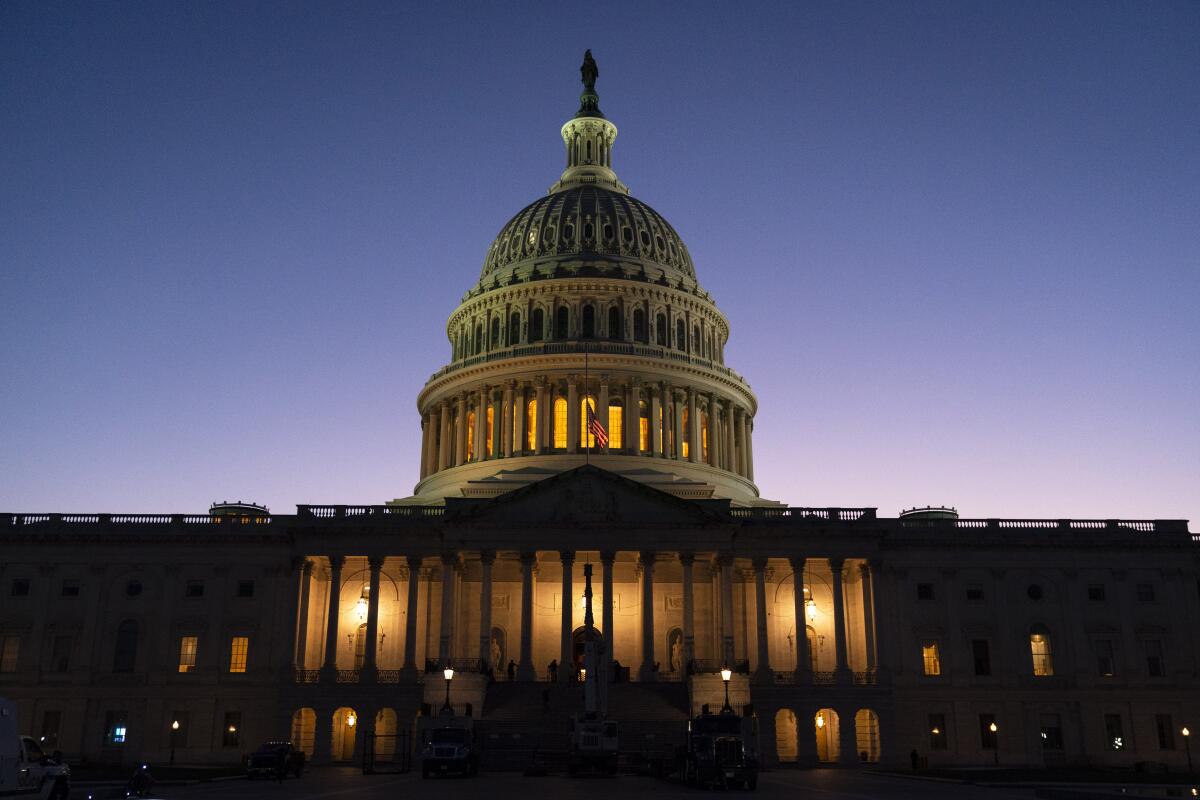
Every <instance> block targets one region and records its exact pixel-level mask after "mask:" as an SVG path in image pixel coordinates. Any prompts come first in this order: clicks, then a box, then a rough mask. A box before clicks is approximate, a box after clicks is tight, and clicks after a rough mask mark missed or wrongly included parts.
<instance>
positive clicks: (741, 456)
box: [737, 408, 750, 477]
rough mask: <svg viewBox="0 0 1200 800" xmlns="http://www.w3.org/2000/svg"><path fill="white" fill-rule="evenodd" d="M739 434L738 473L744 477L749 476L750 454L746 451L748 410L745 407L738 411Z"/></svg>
mask: <svg viewBox="0 0 1200 800" xmlns="http://www.w3.org/2000/svg"><path fill="white" fill-rule="evenodd" d="M737 426H738V428H737V435H738V474H739V475H741V476H742V477H748V473H749V471H750V470H749V467H748V466H747V465H748V463H749V454H748V453H747V451H746V412H745V410H743V409H740V408H739V409H738V412H737Z"/></svg>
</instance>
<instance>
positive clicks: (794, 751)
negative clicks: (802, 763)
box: [775, 708, 800, 764]
mask: <svg viewBox="0 0 1200 800" xmlns="http://www.w3.org/2000/svg"><path fill="white" fill-rule="evenodd" d="M799 755H800V748H799V744H798V742H797V741H796V714H795V712H793V711H792V710H791V709H790V708H781V709H779V710H778V711H776V712H775V757H776V758H778V759H779V762H780V763H781V764H791V763H795V761H796V759H797V758H798V757H799Z"/></svg>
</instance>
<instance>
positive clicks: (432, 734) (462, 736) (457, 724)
mask: <svg viewBox="0 0 1200 800" xmlns="http://www.w3.org/2000/svg"><path fill="white" fill-rule="evenodd" d="M417 736H418V739H417V741H419V742H420V743H421V777H422V778H428V777H429V776H430V775H451V774H458V775H467V776H473V775H478V774H479V747H478V745H477V743H476V742H475V723H474V720H472V719H471V718H470V717H460V716H458V715H456V714H455V713H454V712H452V711H448V712H447V711H444V712H442V713H440V714H438V715H437V716H431V717H421V718H419V719H418V720H417Z"/></svg>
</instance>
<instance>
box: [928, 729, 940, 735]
mask: <svg viewBox="0 0 1200 800" xmlns="http://www.w3.org/2000/svg"><path fill="white" fill-rule="evenodd" d="M941 732H942V729H941V728H934V729H933V730H931V731H930V733H932V734H933V735H934V736H937V735H938V734H939V733H941Z"/></svg>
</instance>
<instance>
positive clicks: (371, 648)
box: [362, 556, 383, 681]
mask: <svg viewBox="0 0 1200 800" xmlns="http://www.w3.org/2000/svg"><path fill="white" fill-rule="evenodd" d="M367 563H368V564H369V565H370V567H371V589H370V594H369V595H367V641H366V643H365V644H366V647H365V648H363V649H364V652H363V669H362V671H363V677H364V678H365V679H366V680H368V681H371V680H374V679H375V676H376V675H377V674H378V672H379V664H378V654H379V573H380V572H381V571H382V570H383V556H368V557H367Z"/></svg>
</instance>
